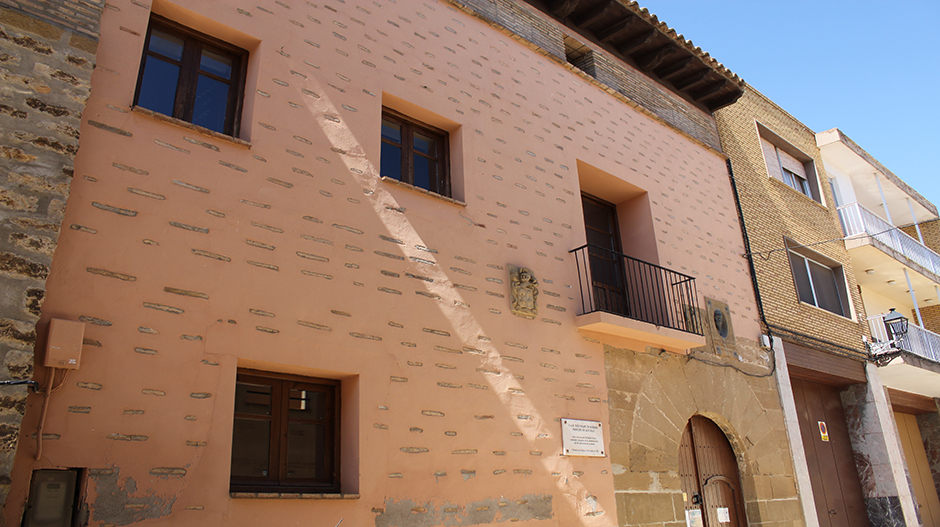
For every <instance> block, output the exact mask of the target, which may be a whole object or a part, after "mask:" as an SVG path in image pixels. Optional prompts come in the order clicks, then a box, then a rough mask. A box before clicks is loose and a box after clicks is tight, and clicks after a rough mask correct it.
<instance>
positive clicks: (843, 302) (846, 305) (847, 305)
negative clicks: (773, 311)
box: [787, 249, 853, 319]
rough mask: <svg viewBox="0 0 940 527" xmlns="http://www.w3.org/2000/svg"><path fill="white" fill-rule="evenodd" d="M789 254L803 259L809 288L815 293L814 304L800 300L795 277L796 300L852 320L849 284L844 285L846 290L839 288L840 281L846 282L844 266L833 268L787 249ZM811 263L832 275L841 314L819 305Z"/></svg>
mask: <svg viewBox="0 0 940 527" xmlns="http://www.w3.org/2000/svg"><path fill="white" fill-rule="evenodd" d="M787 253H788V254H793V255H795V256H797V257H799V258H800V259H802V261H803V265H804V266H805V268H806V277H807V279H808V280H809V287H810V290H811V291H812V292H813V302H812V303H810V302H807V301H806V300H803V299H802V298H800V286H799V284H798V283H797V278H796V276H793V286H794V288H795V289H796V298H797V300H798V301H800V302H801V303H803V304H807V305H810V306H813V307H815V308H817V309H821V310H823V311H825V312H827V313H832V314H833V315H838V316H840V317H844V318H848V319H851V318H852V316H853V308H852V297H851V295H850V294H849V291H848V284H845V283H843V288H844V289H840V288H839V280H840V279H841V280H842V281H843V282H844V281H845V268H844V267H843V266H841V265H839V266H836V267H833V266H832V265H829V264H826V263H823V262H820V261H818V260H816V259H813V258H811V257H809V256H806V255H805V254H802V253H799V252H796V251H794V250H793V249H787ZM788 260H789V258H788ZM810 262H812V263H814V264H816V265H818V266H820V267H823V268H825V269H828V270H829V272H831V273H832V279H833V281H834V282H835V286H836V292H837V293H838V300H839V307H840V308H841V310H842V312H841V313H836V312H835V311H830V310H828V309H826V308H824V307H821V306H820V305H819V297H818V296H817V294H816V284H815V283H813V273H812V269H810V266H809V263H810ZM788 263H789V261H788ZM790 274H791V275H793V270H792V269H791V270H790Z"/></svg>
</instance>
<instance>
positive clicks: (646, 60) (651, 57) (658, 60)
mask: <svg viewBox="0 0 940 527" xmlns="http://www.w3.org/2000/svg"><path fill="white" fill-rule="evenodd" d="M677 51H679V46H677V45H675V44H666V45H665V46H663V47H661V48H659V49H655V50H653V51H651V52H649V53H646V54H644V55H643V56H641V57H638V58H637V59H636V65H637V66H638V67H639V68H640V69H641V70H643V71H649V70H651V69H654V68H656V67H658V66H659V65H660V64H662V63H663V61H664V60H666V57H668V56H669V55H672V54H673V53H675V52H677Z"/></svg>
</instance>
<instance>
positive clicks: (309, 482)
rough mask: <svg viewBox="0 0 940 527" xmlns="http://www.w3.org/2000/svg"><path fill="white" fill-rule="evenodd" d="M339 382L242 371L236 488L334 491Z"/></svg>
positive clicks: (336, 483) (234, 448)
mask: <svg viewBox="0 0 940 527" xmlns="http://www.w3.org/2000/svg"><path fill="white" fill-rule="evenodd" d="M339 403H340V401H339V381H334V380H329V379H315V378H310V377H298V376H292V375H282V374H274V373H266V372H259V371H255V370H239V371H238V377H237V380H236V382H235V423H234V426H233V432H232V480H231V491H232V492H310V493H336V492H339V491H340V487H339Z"/></svg>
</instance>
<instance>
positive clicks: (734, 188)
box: [725, 146, 783, 370]
mask: <svg viewBox="0 0 940 527" xmlns="http://www.w3.org/2000/svg"><path fill="white" fill-rule="evenodd" d="M776 149H777V147H776V146H775V147H774V150H776ZM777 162H778V163H779V162H780V154H779V153H778V154H777ZM725 165H726V166H727V167H728V179H730V180H731V193H732V194H734V205H735V208H737V209H738V221H739V222H740V223H741V237H742V238H744V251H745V252H746V253H747V266H748V270H749V271H750V275H751V285H752V286H753V287H754V298H755V299H756V300H757V315H758V316H759V317H760V321H761V322H762V323H763V324H764V328H766V329H767V336H768V337H769V340H770V349H771V350H772V349H773V342H774V336H773V333H772V332H771V331H770V324H768V323H767V317H765V316H764V303H763V302H761V297H760V288H759V287H758V285H757V272H756V271H755V270H754V257H753V256H752V255H751V241H750V239H748V237H747V227H745V225H744V211H743V210H742V209H741V197H740V196H739V195H738V183H737V181H735V179H734V171H733V170H732V169H731V160H730V159H726V160H725ZM781 170H782V169H781ZM781 174H783V172H782V171H781ZM776 368H777V366H776V362H774V370H776Z"/></svg>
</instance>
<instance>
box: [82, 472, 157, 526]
mask: <svg viewBox="0 0 940 527" xmlns="http://www.w3.org/2000/svg"><path fill="white" fill-rule="evenodd" d="M89 476H90V479H91V480H92V481H94V482H95V492H97V494H98V496H97V498H95V503H94V504H93V505H92V508H91V519H92V521H94V522H101V523H103V524H105V525H114V526H118V525H129V524H131V523H137V522H141V521H144V520H152V519H155V518H162V517H164V516H167V515H169V514H170V512H171V511H172V509H173V504H174V503H175V502H176V496H157V495H154V494H149V495H137V482H136V481H134V478H131V477H128V478H126V479H124V480H121V479H120V470H117V469H115V470H113V471H110V470H107V471H105V470H102V471H96V472H91V473H90V474H89Z"/></svg>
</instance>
